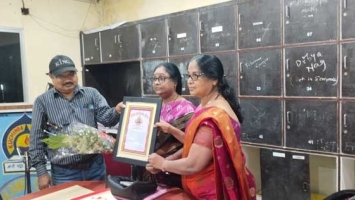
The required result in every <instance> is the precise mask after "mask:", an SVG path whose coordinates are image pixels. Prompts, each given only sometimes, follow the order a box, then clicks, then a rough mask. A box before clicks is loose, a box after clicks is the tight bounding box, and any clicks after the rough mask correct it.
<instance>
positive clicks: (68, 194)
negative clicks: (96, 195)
mask: <svg viewBox="0 0 355 200" xmlns="http://www.w3.org/2000/svg"><path fill="white" fill-rule="evenodd" d="M91 192H92V190H89V189H87V188H84V187H81V186H79V185H74V186H71V187H68V188H65V189H62V190H59V191H57V192H53V193H50V194H46V195H43V196H41V197H37V198H34V199H33V200H53V199H58V198H59V197H60V199H61V200H70V199H72V198H73V197H77V196H81V195H85V194H89V193H91Z"/></svg>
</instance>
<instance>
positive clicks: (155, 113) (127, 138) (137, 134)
mask: <svg viewBox="0 0 355 200" xmlns="http://www.w3.org/2000/svg"><path fill="white" fill-rule="evenodd" d="M123 103H124V104H125V105H126V107H125V109H124V110H123V111H122V114H121V117H120V123H119V126H118V133H117V137H116V140H117V142H116V145H115V148H114V151H113V157H114V160H116V161H120V162H124V163H129V164H133V165H141V166H145V165H146V164H147V162H148V156H149V155H150V154H151V153H153V152H154V146H155V139H156V134H157V128H155V127H154V124H155V123H156V122H158V121H159V120H160V110H161V104H162V101H161V99H159V98H145V97H124V98H123Z"/></svg>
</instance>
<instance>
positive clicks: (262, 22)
mask: <svg viewBox="0 0 355 200" xmlns="http://www.w3.org/2000/svg"><path fill="white" fill-rule="evenodd" d="M280 10H281V8H280V2H279V1H270V0H258V1H248V2H245V3H240V4H238V19H237V24H238V42H239V49H242V48H251V47H261V46H272V45H279V44H281V28H280V23H281V16H280Z"/></svg>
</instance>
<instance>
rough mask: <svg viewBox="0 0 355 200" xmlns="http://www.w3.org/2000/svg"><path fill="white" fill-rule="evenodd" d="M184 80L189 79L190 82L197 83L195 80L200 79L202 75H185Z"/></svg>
mask: <svg viewBox="0 0 355 200" xmlns="http://www.w3.org/2000/svg"><path fill="white" fill-rule="evenodd" d="M184 76H185V79H186V80H188V79H189V78H191V80H193V81H197V79H198V78H199V77H200V76H203V73H200V74H185V75H184Z"/></svg>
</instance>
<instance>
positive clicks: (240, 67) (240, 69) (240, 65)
mask: <svg viewBox="0 0 355 200" xmlns="http://www.w3.org/2000/svg"><path fill="white" fill-rule="evenodd" d="M242 65H243V62H240V63H239V73H243V67H242Z"/></svg>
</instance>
